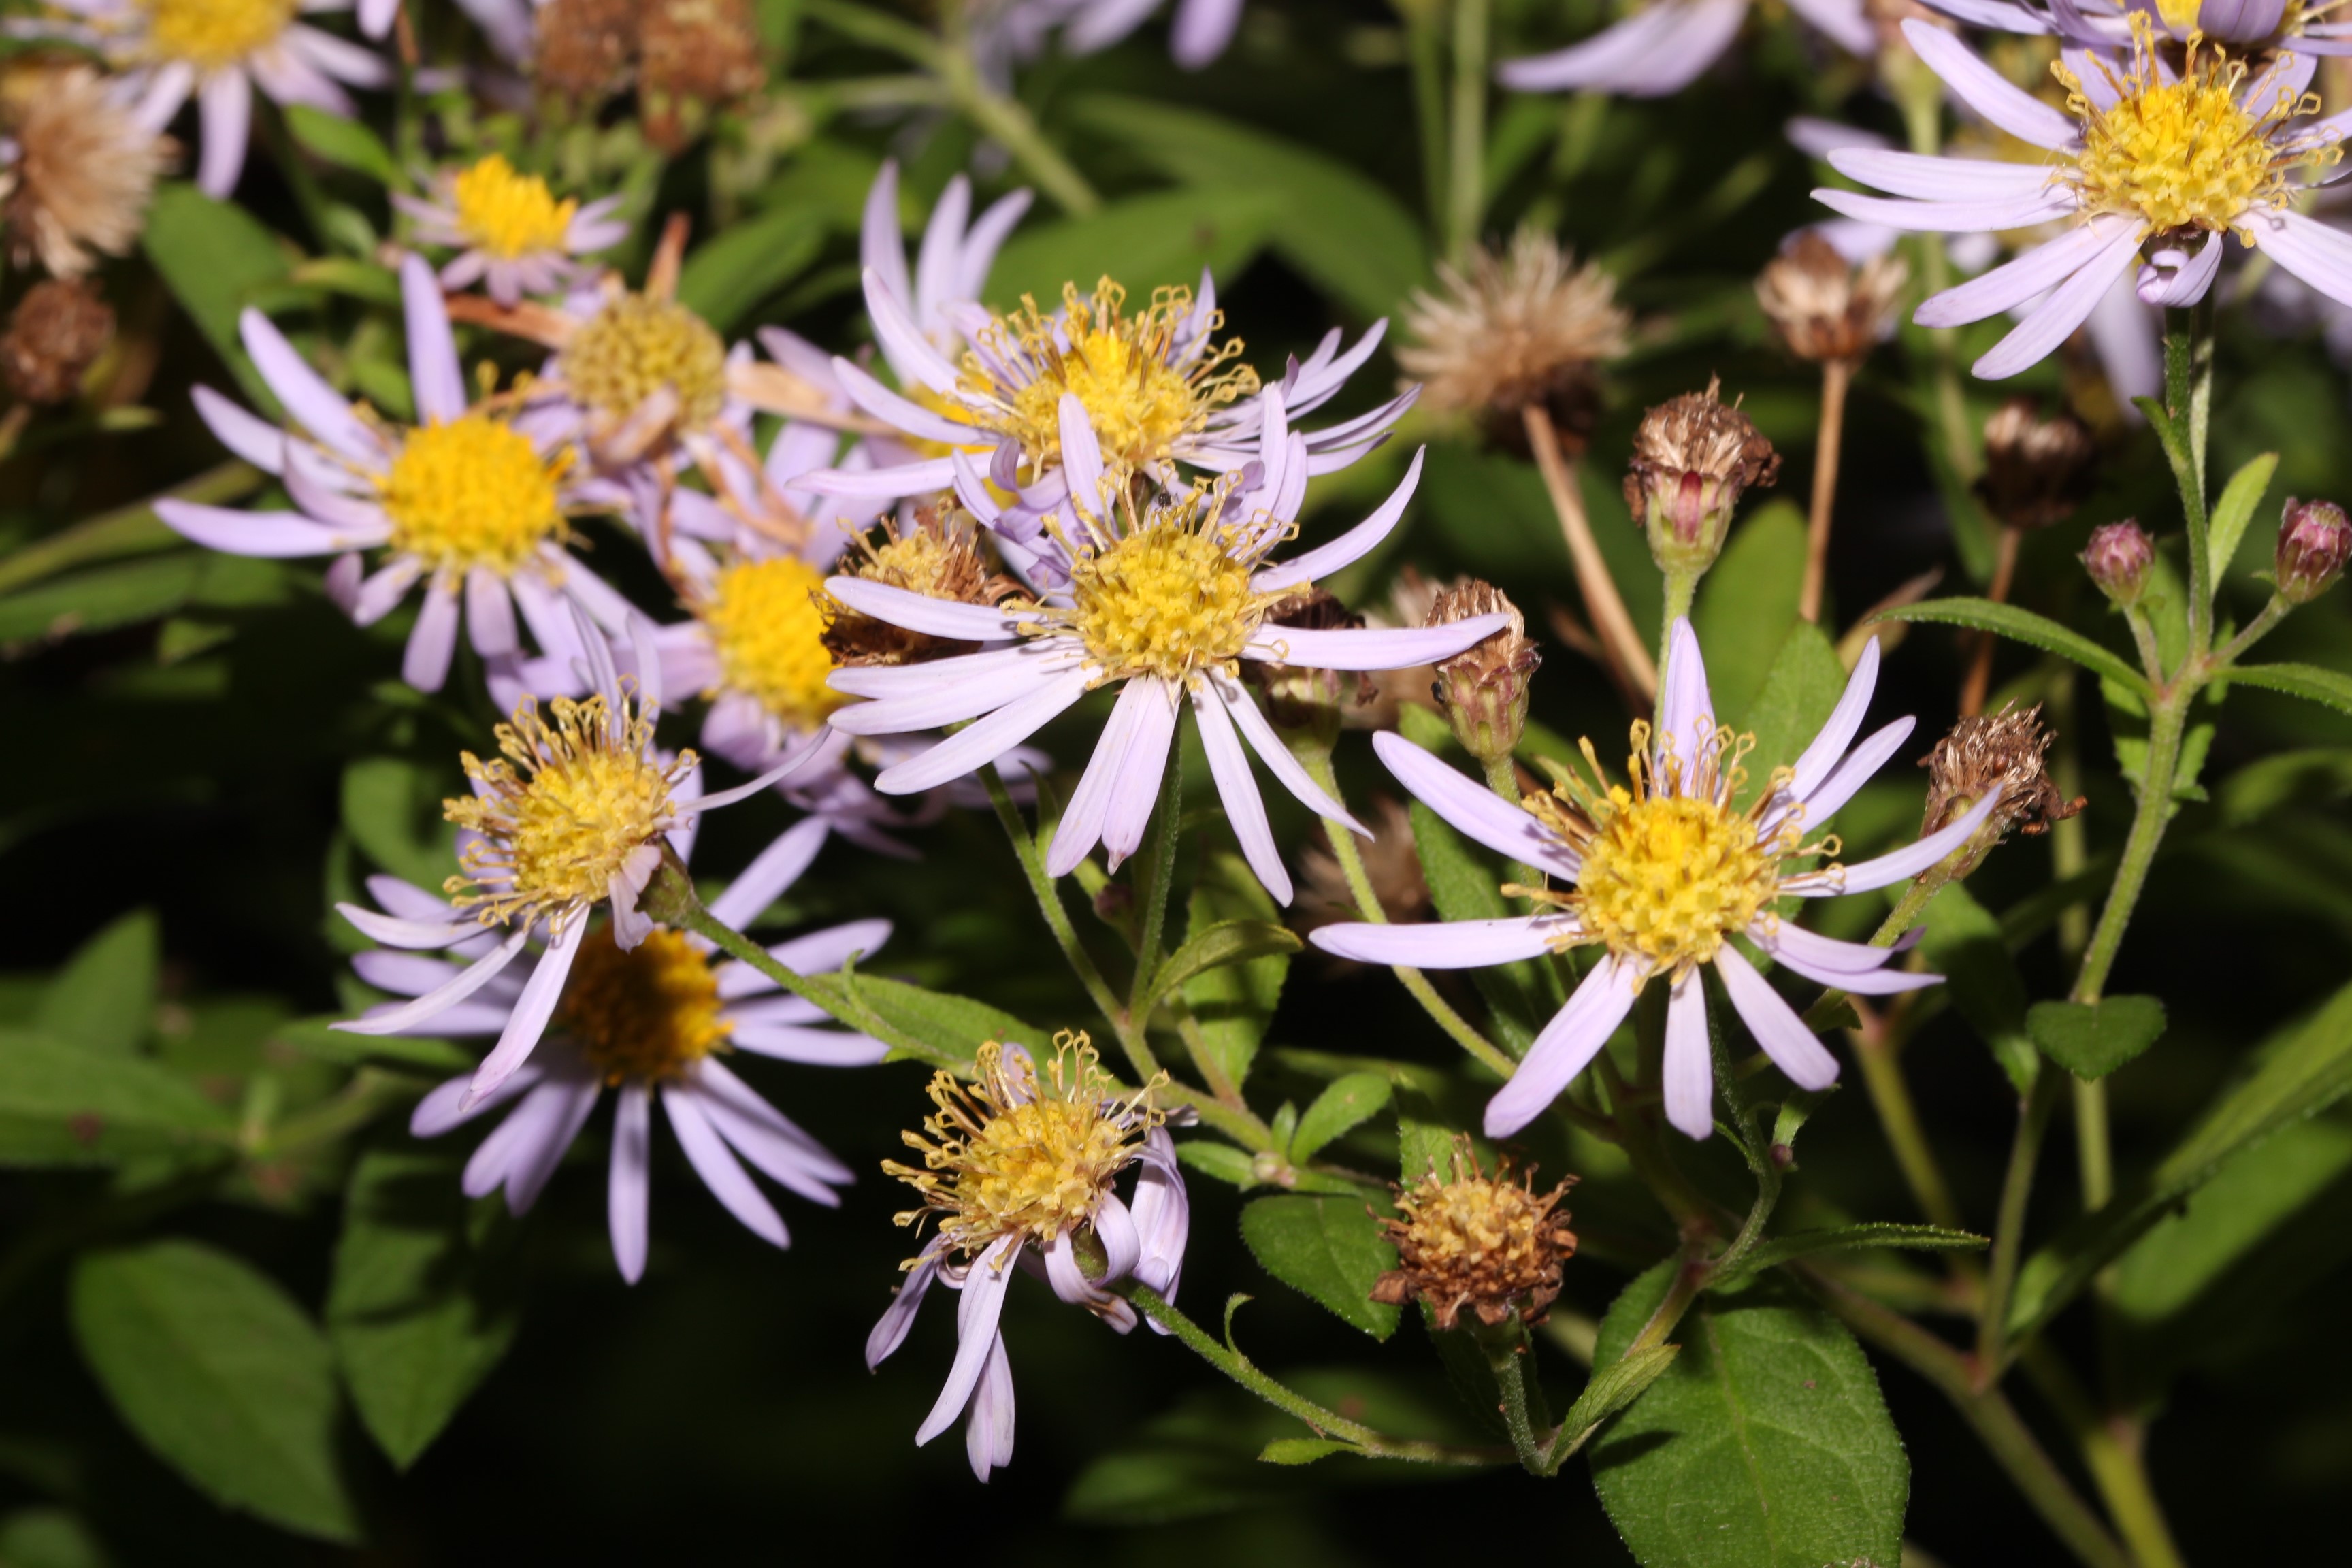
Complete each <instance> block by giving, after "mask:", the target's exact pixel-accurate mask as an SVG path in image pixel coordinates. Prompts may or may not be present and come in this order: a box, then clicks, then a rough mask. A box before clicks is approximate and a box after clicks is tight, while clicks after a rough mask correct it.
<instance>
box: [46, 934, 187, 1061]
mask: <svg viewBox="0 0 2352 1568" xmlns="http://www.w3.org/2000/svg"><path fill="white" fill-rule="evenodd" d="M162 963H163V938H162V935H161V932H160V931H159V929H158V927H157V925H156V922H155V911H154V910H131V912H130V913H129V914H126V915H123V916H121V917H120V918H118V919H117V920H115V921H113V923H111V924H110V925H108V926H107V927H105V928H104V929H103V930H101V931H99V933H98V934H97V935H95V936H93V937H91V938H90V939H89V941H88V942H84V943H82V944H81V946H80V947H79V949H77V950H76V951H75V952H74V955H73V956H72V957H71V958H69V959H68V960H66V963H65V967H64V968H63V969H60V970H59V971H58V976H57V978H56V979H54V980H52V981H50V982H49V984H48V988H47V990H46V991H44V992H42V993H41V1005H40V1006H39V1007H38V1008H37V1009H36V1010H35V1011H34V1014H33V1032H34V1033H36V1034H42V1035H47V1036H48V1037H51V1038H52V1039H57V1040H62V1041H64V1042H65V1043H66V1044H67V1045H69V1046H78V1047H81V1048H82V1049H85V1050H90V1051H101V1052H104V1053H105V1054H107V1055H109V1056H118V1057H121V1056H130V1055H131V1054H132V1053H134V1052H136V1051H137V1050H138V1049H139V1047H141V1046H142V1045H144V1044H145V1043H146V1040H147V1037H148V1034H149V1032H150V1031H152V1029H153V1027H154V1026H155V976H156V971H157V970H158V969H159V968H160V967H161V966H162Z"/></svg>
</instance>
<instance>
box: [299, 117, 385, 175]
mask: <svg viewBox="0 0 2352 1568" xmlns="http://www.w3.org/2000/svg"><path fill="white" fill-rule="evenodd" d="M286 129H288V130H289V131H291V132H294V140H295V141H297V142H300V143H301V144H302V147H303V149H304V151H306V152H309V153H315V154H317V155H318V156H319V157H321V158H324V159H325V160H326V161H327V162H328V163H332V164H334V165H335V166H336V167H337V168H339V169H349V170H351V171H352V173H353V174H365V175H366V176H367V177H368V178H369V179H371V180H373V181H374V182H375V183H376V184H379V185H387V186H390V185H399V184H404V181H403V180H402V179H401V177H400V166H399V165H398V164H396V163H394V162H393V161H392V154H391V153H389V152H388V151H386V150H385V148H384V144H383V142H381V141H379V140H378V139H377V137H376V133H375V132H373V131H371V130H369V129H368V128H367V126H366V125H365V124H364V123H362V121H357V120H354V119H352V118H351V117H350V116H349V115H343V114H330V113H328V112H327V111H326V110H323V109H313V108H311V107H310V105H309V104H306V103H289V104H288V105H286Z"/></svg>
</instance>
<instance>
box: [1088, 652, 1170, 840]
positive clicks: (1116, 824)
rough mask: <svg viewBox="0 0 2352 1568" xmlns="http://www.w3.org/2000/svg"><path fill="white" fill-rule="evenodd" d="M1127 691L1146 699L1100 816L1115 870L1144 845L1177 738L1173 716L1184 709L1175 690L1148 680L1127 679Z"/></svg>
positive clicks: (1158, 681) (1148, 678) (1143, 677)
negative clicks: (1153, 807)
mask: <svg viewBox="0 0 2352 1568" xmlns="http://www.w3.org/2000/svg"><path fill="white" fill-rule="evenodd" d="M1128 690H1129V691H1136V690H1140V691H1141V692H1142V693H1143V694H1144V700H1143V706H1142V710H1141V711H1140V712H1139V713H1138V714H1137V716H1136V722H1135V733H1134V735H1133V736H1132V737H1131V738H1130V739H1129V742H1128V743H1127V750H1126V752H1125V753H1124V754H1123V755H1122V756H1121V757H1120V758H1119V763H1118V773H1117V774H1116V776H1114V777H1113V778H1112V780H1111V784H1110V802H1109V807H1108V811H1107V812H1106V813H1105V814H1104V816H1103V826H1102V845H1103V852H1104V854H1105V856H1106V857H1107V858H1108V860H1109V862H1110V868H1111V869H1112V870H1114V871H1116V870H1118V868H1119V866H1120V864H1121V863H1122V862H1123V861H1125V860H1126V859H1127V858H1129V856H1131V855H1133V854H1134V853H1135V852H1136V851H1137V850H1138V849H1140V848H1141V847H1143V830H1144V826H1145V825H1146V824H1147V823H1149V822H1150V819H1151V808H1152V806H1153V805H1155V804H1156V803H1157V802H1158V801H1159V799H1160V781H1161V780H1162V779H1163V778H1165V777H1166V775H1167V772H1168V749H1169V747H1170V745H1171V744H1172V743H1173V742H1174V741H1175V739H1176V716H1177V713H1178V712H1179V711H1180V710H1181V706H1182V704H1181V700H1180V694H1179V690H1178V689H1177V688H1176V687H1174V686H1171V685H1170V684H1169V683H1168V682H1166V681H1163V680H1159V679H1154V678H1152V677H1150V676H1139V677H1138V678H1136V679H1133V680H1130V681H1129V682H1128ZM1121 695H1122V696H1124V693H1122V694H1121Z"/></svg>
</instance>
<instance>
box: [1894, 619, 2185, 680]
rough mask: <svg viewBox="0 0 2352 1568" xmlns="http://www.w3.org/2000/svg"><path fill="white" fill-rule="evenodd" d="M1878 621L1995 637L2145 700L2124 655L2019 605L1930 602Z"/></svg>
mask: <svg viewBox="0 0 2352 1568" xmlns="http://www.w3.org/2000/svg"><path fill="white" fill-rule="evenodd" d="M1876 618H1877V619H1879V620H1882V621H1939V622H1942V623H1944V624H1945V625H1948V626H1972V627H1974V628H1976V629H1977V630H1979V631H1986V632H1991V633H1994V634H1995V635H1996V636H2000V637H2008V638H2010V639H2011V641H2014V642H2021V643H2028V644H2031V645H2032V646H2033V647H2038V648H2041V649H2042V650H2043V651H2044V652H2046V653H2054V654H2056V655H2058V656H2059V657H2060V658H2067V659H2072V660H2073V661H2074V663H2076V664H2079V665H2081V666H2082V667H2083V668H2084V669H2087V670H2089V671H2091V672H2092V673H2093V674H2095V675H2100V676H2104V677H2105V678H2106V679H2109V680H2113V681H2115V682H2116V683H2117V684H2119V685H2121V686H2122V687H2123V688H2124V689H2125V690H2126V691H2129V692H2130V693H2132V694H2133V696H2135V697H2137V698H2140V699H2145V698H2146V697H2147V679H2146V678H2145V677H2144V676H2142V675H2141V674H2140V672H2139V671H2138V670H2137V669H2135V668H2132V666H2131V665H2129V664H2127V663H2126V662H2125V661H2124V659H2123V658H2122V656H2121V655H2119V654H2114V653H2110V652H2108V651H2107V650H2106V649H2105V647H2101V646H2099V645H2098V644H2097V643H2095V642H2093V641H2092V640H2091V639H2090V638H2088V637H2084V636H2083V634H2082V633H2080V632H2076V631H2071V630H2069V629H2068V628H2066V627H2064V626H2060V625H2059V624H2058V623H2057V622H2056V621H2053V620H2052V619H2050V618H2049V617H2048V616H2037V615H2035V614H2034V613H2033V612H2032V611H2031V610H2021V609H2019V608H2018V607H2017V606H2016V605H1996V604H1994V603H1993V602H1992V601H1991V600H1990V599H1929V600H1928V601H1927V603H1925V604H1921V605H1897V606H1895V608H1894V609H1891V610H1882V611H1880V612H1879V613H1878V616H1877V617H1876Z"/></svg>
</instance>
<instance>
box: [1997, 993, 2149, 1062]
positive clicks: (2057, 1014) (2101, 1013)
mask: <svg viewBox="0 0 2352 1568" xmlns="http://www.w3.org/2000/svg"><path fill="white" fill-rule="evenodd" d="M2025 1032H2026V1033H2027V1034H2029V1035H2032V1037H2033V1043H2034V1044H2035V1045H2037V1046H2040V1047H2042V1052H2043V1053H2044V1054H2045V1055H2047V1056H2048V1057H2049V1058H2050V1059H2051V1060H2052V1061H2054V1062H2056V1063H2057V1064H2058V1065H2059V1066H2060V1067H2062V1068H2065V1069H2066V1070H2067V1071H2068V1072H2070V1073H2073V1074H2074V1076H2075V1077H2076V1078H2079V1079H2099V1078H2105V1077H2106V1076H2107V1075H2108V1074H2109V1073H2111V1072H2113V1071H2115V1070H2116V1068H2119V1067H2121V1066H2123V1065H2124V1064H2125V1063H2126V1062H2127V1061H2130V1060H2131V1059H2132V1058H2134V1057H2137V1056H2138V1055H2139V1054H2140V1053H2141V1052H2142V1051H2144V1050H2146V1049H2147V1048H2148V1047H2150V1046H2152V1045H2154V1044H2156V1041H2157V1037H2158V1036H2159V1035H2161V1034H2163V1033H2164V1004H2163V1003H2162V1002H2161V1001H2159V1000H2158V999H2157V998H2156V997H2154V996H2105V997H2101V998H2100V999H2099V1000H2098V1001H2096V1002H2036V1003H2035V1004H2034V1005H2032V1008H2030V1009H2029V1010H2028V1011H2027V1013H2026V1015H2025Z"/></svg>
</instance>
